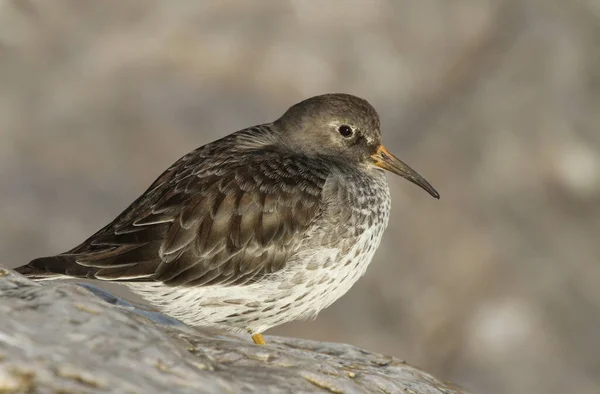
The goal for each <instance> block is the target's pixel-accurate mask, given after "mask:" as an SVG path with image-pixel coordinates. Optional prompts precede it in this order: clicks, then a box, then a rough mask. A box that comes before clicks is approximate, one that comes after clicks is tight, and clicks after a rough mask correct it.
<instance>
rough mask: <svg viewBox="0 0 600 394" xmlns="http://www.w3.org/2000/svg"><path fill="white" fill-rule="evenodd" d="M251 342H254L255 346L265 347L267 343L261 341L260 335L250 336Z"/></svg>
mask: <svg viewBox="0 0 600 394" xmlns="http://www.w3.org/2000/svg"><path fill="white" fill-rule="evenodd" d="M252 340H253V341H254V343H256V344H257V345H266V344H267V343H266V342H265V340H264V339H263V336H262V334H254V335H252Z"/></svg>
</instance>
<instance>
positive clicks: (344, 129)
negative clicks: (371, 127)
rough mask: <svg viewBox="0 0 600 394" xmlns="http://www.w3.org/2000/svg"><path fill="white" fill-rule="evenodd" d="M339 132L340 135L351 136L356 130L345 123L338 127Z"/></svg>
mask: <svg viewBox="0 0 600 394" xmlns="http://www.w3.org/2000/svg"><path fill="white" fill-rule="evenodd" d="M338 133H340V135H341V136H342V137H344V138H350V137H352V136H353V135H354V130H352V127H350V126H348V125H347V124H343V125H341V126H340V127H338Z"/></svg>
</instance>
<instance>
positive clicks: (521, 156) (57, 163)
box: [0, 0, 600, 394]
mask: <svg viewBox="0 0 600 394" xmlns="http://www.w3.org/2000/svg"><path fill="white" fill-rule="evenodd" d="M325 92H347V93H353V94H356V95H360V96H363V97H365V98H367V99H369V100H370V101H371V102H372V103H373V105H374V106H375V107H376V108H377V109H378V110H379V112H380V114H381V117H382V124H383V130H384V139H385V141H386V145H387V146H388V148H389V149H390V150H391V151H393V152H395V153H396V154H397V155H398V156H399V157H401V158H402V159H404V160H405V161H406V162H408V163H409V164H410V165H412V166H413V167H414V168H416V169H417V170H418V171H419V172H421V173H422V174H424V175H425V176H426V177H427V178H428V179H429V180H430V181H431V183H432V184H433V185H434V186H436V188H437V189H438V190H439V191H440V192H441V194H442V199H441V200H440V201H436V200H434V199H432V198H430V197H429V196H428V195H427V194H425V193H424V192H423V191H422V190H420V189H418V188H417V187H415V186H413V185H411V184H409V183H408V182H406V181H403V180H401V179H399V178H390V183H391V187H392V189H393V190H392V194H393V199H394V201H393V212H392V219H391V223H390V227H389V230H388V232H387V234H386V236H385V239H384V242H383V244H382V246H381V248H380V250H379V252H378V253H377V255H376V258H375V261H374V263H373V264H372V265H371V267H370V269H369V271H368V272H367V274H366V276H365V277H364V278H363V279H362V280H361V281H360V282H359V283H358V284H357V285H356V286H355V287H354V288H353V289H352V290H351V291H350V292H349V293H348V294H347V295H346V296H345V297H344V298H342V299H341V300H340V301H339V302H337V303H336V304H334V305H333V306H332V307H330V308H329V309H327V310H326V311H324V312H323V313H321V315H320V317H319V318H318V319H317V320H316V321H314V322H298V323H293V324H288V325H286V326H282V327H279V328H277V329H273V330H271V331H270V332H269V334H279V335H292V336H299V337H304V338H311V339H317V340H326V341H337V342H348V343H353V344H356V345H359V346H362V347H365V348H368V349H371V350H375V351H379V352H383V353H386V354H391V355H395V356H398V357H400V358H403V359H405V360H407V361H408V362H410V363H411V364H415V365H418V366H421V367H423V368H425V369H426V370H428V371H430V372H432V373H434V374H436V375H437V376H438V377H441V378H445V379H449V380H452V381H455V382H457V383H459V384H461V385H464V386H466V387H468V388H471V389H472V390H473V391H474V392H477V393H491V394H496V393H497V394H500V393H557V394H558V393H574V392H577V393H579V394H585V393H598V392H600V388H599V387H600V239H599V237H600V235H599V234H600V130H599V127H600V1H599V0H569V1H566V0H419V1H408V0H407V1H402V0H369V1H367V0H364V1H342V0H338V1H336V0H332V1H317V0H303V1H300V0H287V1H283V0H272V1H266V0H263V1H258V0H255V1H252V2H249V1H243V0H239V1H192V0H189V1H183V0H182V1H160V0H146V1H141V0H140V1H134V0H128V1H123V0H118V1H117V0H110V1H108V0H103V1H97V0H96V1H94V0H86V1H83V0H71V1H66V0H64V1H63V0H54V1H46V0H21V1H19V0H0V188H1V189H0V190H1V194H0V252H1V253H2V261H1V262H0V263H2V264H8V265H9V266H16V265H20V264H24V263H26V262H28V261H29V260H30V259H32V258H34V257H37V256H41V255H49V254H55V253H58V252H62V251H64V250H66V249H69V248H71V247H73V246H74V245H76V244H77V243H79V242H80V241H83V239H84V238H86V236H88V235H91V234H92V233H93V232H95V231H96V230H97V229H98V228H99V227H101V226H103V225H104V224H106V223H108V222H109V221H110V220H112V219H113V217H114V216H116V215H117V214H118V213H119V212H120V211H121V210H122V209H123V208H125V207H126V206H127V205H128V204H129V203H130V202H131V201H133V199H134V198H136V197H137V196H138V195H139V194H140V193H141V192H142V191H143V190H144V189H145V188H146V187H147V186H148V185H149V184H150V183H151V182H152V181H153V180H154V178H155V177H157V176H158V175H159V174H160V173H161V172H162V171H163V170H164V169H165V168H166V167H167V166H169V165H170V164H171V163H172V162H174V161H175V160H176V159H177V158H179V157H180V156H182V155H183V154H185V153H186V152H188V151H189V150H192V149H193V148H195V147H197V146H200V145H202V144H205V143H207V142H209V141H211V140H213V139H216V138H218V137H222V136H224V135H225V134H228V133H230V132H233V131H235V130H238V129H240V128H243V127H246V126H250V125H254V124H258V123H262V122H265V121H269V120H273V119H274V118H276V117H277V116H279V115H280V114H281V113H283V111H284V110H285V109H286V108H287V107H288V106H290V105H292V104H293V103H295V102H296V101H299V100H300V99H303V98H306V97H308V96H311V95H315V94H320V93H325Z"/></svg>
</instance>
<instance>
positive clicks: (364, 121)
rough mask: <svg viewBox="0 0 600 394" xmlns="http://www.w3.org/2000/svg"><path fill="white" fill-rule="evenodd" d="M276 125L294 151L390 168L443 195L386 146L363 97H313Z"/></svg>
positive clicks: (280, 119)
mask: <svg viewBox="0 0 600 394" xmlns="http://www.w3.org/2000/svg"><path fill="white" fill-rule="evenodd" d="M274 124H275V126H276V127H277V129H278V130H279V132H280V136H281V139H282V141H283V143H285V144H286V145H287V146H289V147H290V148H291V149H293V150H294V151H297V152H301V153H303V154H306V155H309V156H311V155H315V156H316V155H320V156H328V157H332V158H337V159H340V160H343V161H346V162H348V163H352V164H353V165H357V166H361V167H363V168H366V169H371V170H380V169H384V170H388V171H391V172H393V173H394V174H397V175H400V176H401V177H403V178H406V179H407V180H409V181H410V182H412V183H414V184H416V185H418V186H420V187H421V188H423V189H424V190H426V191H427V192H428V193H429V194H431V195H432V196H433V197H435V198H439V197H440V196H439V194H438V192H437V191H436V190H435V189H434V188H433V186H431V185H430V184H429V182H427V181H426V180H425V178H423V177H422V176H421V175H419V174H418V173H417V172H416V171H415V170H413V169H412V168H410V167H409V166H408V165H406V164H405V163H404V162H402V161H401V160H400V159H398V158H396V157H395V156H394V155H392V154H391V153H390V152H389V151H388V150H387V149H386V148H385V147H384V146H383V144H382V142H381V130H380V123H379V115H378V114H377V111H375V109H374V108H373V106H371V104H369V103H368V102H367V101H366V100H364V99H362V98H360V97H356V96H352V95H349V94H341V93H333V94H324V95H320V96H315V97H311V98H309V99H306V100H304V101H301V102H300V103H298V104H296V105H294V106H293V107H291V108H290V109H288V110H287V111H286V112H285V113H284V114H283V116H281V118H279V119H278V120H276V121H275V123H274Z"/></svg>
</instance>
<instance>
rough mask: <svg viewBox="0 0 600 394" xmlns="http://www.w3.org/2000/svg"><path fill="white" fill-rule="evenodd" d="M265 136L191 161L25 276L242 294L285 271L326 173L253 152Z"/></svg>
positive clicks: (246, 137) (234, 141) (247, 136)
mask: <svg viewBox="0 0 600 394" xmlns="http://www.w3.org/2000/svg"><path fill="white" fill-rule="evenodd" d="M262 132H264V129H261V128H260V127H259V128H253V129H249V130H246V131H242V132H239V133H236V134H233V135H231V136H229V137H226V138H225V139H223V140H220V141H217V142H214V143H212V144H209V145H206V146H204V147H202V148H200V149H198V150H196V151H194V152H191V153H190V154H188V155H186V156H185V157H183V158H182V159H180V160H179V161H178V162H177V163H175V164H174V165H173V166H172V167H171V168H169V169H168V170H167V171H165V173H163V174H162V175H161V176H160V177H159V178H158V179H157V180H156V181H155V182H154V184H153V185H152V186H151V187H150V188H149V189H148V190H147V191H146V192H145V193H144V194H143V195H142V196H141V197H140V198H139V199H138V200H136V201H135V202H134V203H133V204H132V205H131V206H129V207H128V208H127V209H126V210H125V211H124V212H123V213H122V214H121V215H119V217H117V219H115V221H113V222H112V223H111V224H109V225H108V226H106V227H105V228H103V229H102V230H100V231H99V232H97V233H96V234H94V235H93V236H92V237H90V238H89V239H88V240H86V241H85V242H84V243H83V244H81V245H80V246H78V247H76V248H75V249H73V250H71V251H69V252H67V253H65V254H63V255H60V257H61V259H59V260H63V261H61V262H60V264H59V263H58V261H59V260H57V259H56V257H54V258H52V257H51V258H42V259H37V260H34V261H32V262H31V263H30V264H29V266H30V267H33V268H37V269H45V270H47V271H52V272H55V273H66V272H70V273H71V274H75V275H76V276H81V277H94V278H97V279H103V280H113V281H132V280H135V281H152V280H157V281H162V282H164V283H165V284H167V285H187V286H199V285H206V286H207V285H213V284H230V285H234V284H244V283H248V282H251V281H253V280H256V279H258V278H260V277H262V276H264V275H268V274H270V273H273V272H276V271H278V270H280V269H281V268H282V267H283V266H284V265H285V263H286V261H287V260H288V258H289V257H290V255H291V254H292V253H294V252H295V250H296V248H297V247H298V244H299V242H300V241H301V239H302V236H299V234H300V233H302V232H304V231H305V230H306V229H307V228H308V227H309V226H310V225H311V223H313V221H314V220H315V219H316V218H317V217H318V215H319V214H320V208H321V205H320V203H321V193H322V188H323V186H324V184H325V181H326V178H327V173H326V170H325V168H324V167H323V166H322V165H319V163H315V162H314V161H312V160H310V159H307V158H304V157H301V156H298V155H294V154H293V152H289V153H282V152H281V151H280V150H275V149H269V147H268V145H262V146H259V147H260V148H262V149H256V148H254V146H253V143H252V141H256V140H260V138H261V137H262V136H261V133H262ZM255 134H256V135H255ZM69 256H71V257H72V259H71V264H70V265H71V266H68V265H69V264H65V263H64V260H65V259H68V257H69ZM51 259H54V260H51ZM57 265H59V267H58V268H57V267H56V266H57ZM56 271H59V272H56Z"/></svg>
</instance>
